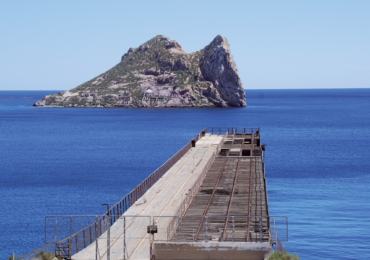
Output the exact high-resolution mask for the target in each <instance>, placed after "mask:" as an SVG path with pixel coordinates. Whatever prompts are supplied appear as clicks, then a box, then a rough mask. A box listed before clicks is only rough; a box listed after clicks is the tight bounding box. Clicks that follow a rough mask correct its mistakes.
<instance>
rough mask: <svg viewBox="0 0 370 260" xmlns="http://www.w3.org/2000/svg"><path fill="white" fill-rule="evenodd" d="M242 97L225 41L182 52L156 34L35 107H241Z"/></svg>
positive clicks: (218, 38)
mask: <svg viewBox="0 0 370 260" xmlns="http://www.w3.org/2000/svg"><path fill="white" fill-rule="evenodd" d="M246 105H247V103H246V97H245V92H244V88H243V85H242V83H241V81H240V78H239V75H238V70H237V68H236V64H235V62H234V59H233V56H232V54H231V51H230V45H229V43H228V41H227V39H226V38H225V37H223V36H221V35H218V36H217V37H216V38H215V39H214V40H213V41H212V42H211V43H210V44H209V45H208V46H206V47H205V48H204V49H202V50H200V51H197V52H194V53H190V54H188V53H186V52H185V51H184V50H183V49H182V47H181V45H180V44H179V43H178V42H177V41H171V40H170V39H169V38H168V37H165V36H162V35H158V36H156V37H154V38H153V39H151V40H149V41H148V42H146V43H144V44H142V45H140V46H139V47H138V48H133V47H131V48H130V49H129V50H128V52H127V53H125V54H124V55H123V56H122V59H121V62H120V63H118V64H117V65H116V66H115V67H113V68H112V69H110V70H108V71H107V72H105V73H103V74H101V75H99V76H98V77H96V78H94V79H92V80H90V81H88V82H86V83H84V84H82V85H80V86H78V87H76V88H73V89H71V90H69V91H65V92H60V93H58V94H55V95H47V96H45V97H44V98H43V99H42V100H40V101H37V102H36V103H35V104H34V106H49V107H50V106H52V107H54V106H58V107H228V106H230V107H245V106H246Z"/></svg>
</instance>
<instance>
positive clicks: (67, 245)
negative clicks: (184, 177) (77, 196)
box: [45, 128, 207, 259]
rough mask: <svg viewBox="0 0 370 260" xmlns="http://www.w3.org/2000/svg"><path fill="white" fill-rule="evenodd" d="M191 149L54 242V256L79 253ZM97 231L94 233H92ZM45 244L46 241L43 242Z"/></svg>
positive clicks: (166, 163) (69, 255)
mask: <svg viewBox="0 0 370 260" xmlns="http://www.w3.org/2000/svg"><path fill="white" fill-rule="evenodd" d="M206 132H207V129H206V128H205V129H204V130H203V131H202V132H200V133H199V134H198V135H196V136H195V139H196V140H195V142H196V141H198V140H199V139H200V138H202V137H203V136H205V134H206ZM191 147H192V141H190V142H189V143H187V144H186V145H185V146H184V147H183V148H182V149H181V150H179V151H178V152H177V153H176V154H174V155H173V156H172V157H171V158H170V159H168V160H167V161H166V162H165V163H164V164H163V165H162V166H160V167H159V168H158V169H157V170H155V171H154V172H153V173H152V174H150V175H149V176H148V177H147V178H146V179H145V180H144V181H142V182H141V183H140V184H139V185H138V186H136V187H135V188H134V189H133V190H132V191H131V192H129V193H128V194H127V195H126V196H124V197H123V198H122V199H121V200H120V201H119V202H117V203H116V204H115V205H114V206H112V207H111V208H110V209H109V210H108V211H107V212H106V213H105V214H104V215H102V216H101V217H99V218H97V219H96V221H95V222H93V223H92V224H90V225H89V226H87V227H85V228H84V229H81V230H80V231H78V232H76V233H74V234H72V235H70V236H69V237H67V238H65V239H63V240H61V241H59V242H56V245H55V247H56V255H57V256H59V257H63V258H68V259H71V256H72V255H73V254H74V253H77V252H79V251H81V250H82V249H84V248H86V247H87V246H89V245H90V244H92V243H93V242H94V241H95V240H96V238H98V237H99V236H100V235H102V234H103V233H104V232H105V231H106V230H107V229H109V228H110V227H111V226H112V225H113V224H114V223H115V222H116V220H117V219H119V217H120V216H121V215H123V213H125V212H126V211H127V210H128V209H129V208H130V207H131V206H132V205H133V204H134V203H135V202H136V201H137V200H138V199H140V198H141V196H142V195H143V194H144V193H145V192H146V191H147V190H148V189H150V188H151V187H152V186H153V185H154V184H155V183H156V182H157V181H158V180H159V179H160V178H161V177H162V176H163V175H164V174H165V173H166V172H167V171H168V170H169V169H170V168H171V167H172V166H173V165H174V164H175V163H176V162H177V161H179V160H180V159H181V158H182V156H184V154H186V152H188V151H189V150H190V149H191ZM95 230H97V231H96V232H94V231H95ZM45 243H46V241H45Z"/></svg>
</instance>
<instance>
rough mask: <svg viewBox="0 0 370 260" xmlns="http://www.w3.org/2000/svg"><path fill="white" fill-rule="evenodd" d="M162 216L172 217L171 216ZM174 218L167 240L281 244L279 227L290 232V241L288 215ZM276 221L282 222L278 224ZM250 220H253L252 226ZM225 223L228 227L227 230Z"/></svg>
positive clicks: (168, 229)
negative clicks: (277, 233)
mask: <svg viewBox="0 0 370 260" xmlns="http://www.w3.org/2000/svg"><path fill="white" fill-rule="evenodd" d="M162 217H165V218H169V217H171V216H162ZM158 218H159V217H154V218H153V221H154V222H153V223H156V219H157V220H158ZM172 218H173V219H172V220H171V221H170V224H169V225H168V227H167V236H166V238H165V241H173V242H200V241H218V242H221V241H227V242H271V243H276V244H277V243H280V244H281V240H280V239H279V238H278V237H277V235H276V226H278V229H279V230H280V231H281V233H284V231H285V232H286V238H285V240H283V241H288V237H287V236H288V218H287V217H286V216H250V215H245V216H241V215H235V216H232V215H230V216H215V215H209V216H203V215H185V216H181V215H178V216H172ZM203 218H204V219H205V220H204V222H203V224H202V227H201V229H200V230H201V232H200V234H199V236H198V237H197V236H196V232H197V229H198V226H199V223H200V222H201V220H202V219H203ZM226 222H227V223H226ZM275 222H278V223H279V224H278V225H276V223H275ZM248 223H251V224H250V226H249V229H248ZM225 225H226V226H227V228H226V230H225V231H224V227H225ZM271 226H274V229H273V230H270V227H271ZM224 232H225V233H226V234H224ZM280 244H279V245H280ZM281 245H282V244H281Z"/></svg>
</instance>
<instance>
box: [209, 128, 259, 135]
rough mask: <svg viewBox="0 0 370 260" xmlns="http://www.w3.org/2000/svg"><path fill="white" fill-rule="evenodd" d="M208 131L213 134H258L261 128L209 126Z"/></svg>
mask: <svg viewBox="0 0 370 260" xmlns="http://www.w3.org/2000/svg"><path fill="white" fill-rule="evenodd" d="M206 129H207V131H208V133H211V134H219V135H220V134H223V133H225V132H227V133H228V134H258V133H259V131H260V128H245V127H207V128H206Z"/></svg>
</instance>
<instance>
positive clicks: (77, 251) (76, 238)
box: [75, 235, 78, 253]
mask: <svg viewBox="0 0 370 260" xmlns="http://www.w3.org/2000/svg"><path fill="white" fill-rule="evenodd" d="M75 238H76V251H77V253H78V238H77V235H76V236H75Z"/></svg>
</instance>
